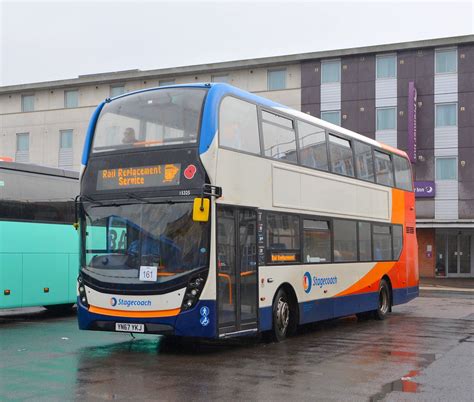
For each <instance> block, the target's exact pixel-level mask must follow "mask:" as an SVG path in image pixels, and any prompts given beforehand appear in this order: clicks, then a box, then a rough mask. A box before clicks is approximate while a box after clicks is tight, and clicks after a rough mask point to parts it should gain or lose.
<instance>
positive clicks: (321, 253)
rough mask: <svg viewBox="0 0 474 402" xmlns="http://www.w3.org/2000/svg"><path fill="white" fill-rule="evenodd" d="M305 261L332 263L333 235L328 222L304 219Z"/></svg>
mask: <svg viewBox="0 0 474 402" xmlns="http://www.w3.org/2000/svg"><path fill="white" fill-rule="evenodd" d="M303 233H304V244H303V260H304V262H307V263H318V262H329V261H331V233H330V232H329V223H328V222H327V221H316V220H312V219H304V221H303Z"/></svg>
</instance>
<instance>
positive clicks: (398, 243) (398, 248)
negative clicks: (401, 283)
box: [392, 225, 403, 260]
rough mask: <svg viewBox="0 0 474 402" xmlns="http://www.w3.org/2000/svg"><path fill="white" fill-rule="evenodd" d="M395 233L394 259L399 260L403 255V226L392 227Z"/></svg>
mask: <svg viewBox="0 0 474 402" xmlns="http://www.w3.org/2000/svg"><path fill="white" fill-rule="evenodd" d="M392 231H393V259H394V260H398V259H399V258H400V254H401V253H402V246H403V226H400V225H395V226H392Z"/></svg>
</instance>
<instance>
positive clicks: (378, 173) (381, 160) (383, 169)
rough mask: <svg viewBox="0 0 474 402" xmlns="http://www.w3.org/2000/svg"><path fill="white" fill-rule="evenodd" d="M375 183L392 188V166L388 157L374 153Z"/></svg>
mask: <svg viewBox="0 0 474 402" xmlns="http://www.w3.org/2000/svg"><path fill="white" fill-rule="evenodd" d="M374 156H375V177H376V179H377V183H379V184H385V185H386V186H391V187H393V166H392V160H391V159H390V155H388V154H384V153H383V152H379V151H374Z"/></svg>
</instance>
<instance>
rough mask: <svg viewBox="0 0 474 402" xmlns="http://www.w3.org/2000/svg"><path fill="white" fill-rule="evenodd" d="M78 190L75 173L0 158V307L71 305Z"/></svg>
mask: <svg viewBox="0 0 474 402" xmlns="http://www.w3.org/2000/svg"><path fill="white" fill-rule="evenodd" d="M78 193H79V174H78V173H77V172H71V171H65V170H62V169H54V168H48V167H42V166H35V165H28V164H24V163H15V162H0V309H12V308H21V307H33V306H44V307H46V308H47V309H50V310H55V311H58V310H67V309H70V308H71V307H72V306H73V305H74V303H75V302H76V299H77V290H76V283H77V275H78V272H79V263H78V260H79V239H78V236H77V232H76V231H75V230H74V229H73V228H72V227H71V224H72V223H73V222H74V221H75V219H74V198H75V197H76V196H77V194H78Z"/></svg>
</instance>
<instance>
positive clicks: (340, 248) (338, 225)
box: [333, 219, 357, 261]
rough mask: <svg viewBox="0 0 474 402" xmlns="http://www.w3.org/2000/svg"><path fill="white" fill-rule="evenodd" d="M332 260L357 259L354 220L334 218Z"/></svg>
mask: <svg viewBox="0 0 474 402" xmlns="http://www.w3.org/2000/svg"><path fill="white" fill-rule="evenodd" d="M333 226H334V227H333V233H334V261H356V260H357V227H356V222H354V221H343V220H339V219H334V221H333Z"/></svg>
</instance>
